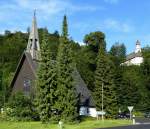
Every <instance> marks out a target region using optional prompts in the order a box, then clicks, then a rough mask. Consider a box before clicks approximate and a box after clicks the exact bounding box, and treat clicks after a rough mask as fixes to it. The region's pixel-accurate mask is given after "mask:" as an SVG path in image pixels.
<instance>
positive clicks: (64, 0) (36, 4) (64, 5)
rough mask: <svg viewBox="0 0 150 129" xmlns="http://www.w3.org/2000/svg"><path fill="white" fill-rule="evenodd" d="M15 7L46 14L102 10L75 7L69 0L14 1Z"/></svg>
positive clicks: (87, 6)
mask: <svg viewBox="0 0 150 129" xmlns="http://www.w3.org/2000/svg"><path fill="white" fill-rule="evenodd" d="M15 2H16V5H18V6H19V7H20V8H24V9H29V10H33V9H37V10H39V11H42V12H44V13H47V14H51V15H52V14H58V13H61V12H63V11H64V12H66V11H68V12H74V11H96V10H99V9H104V8H103V7H100V6H92V5H76V4H73V3H71V1H69V0H15Z"/></svg>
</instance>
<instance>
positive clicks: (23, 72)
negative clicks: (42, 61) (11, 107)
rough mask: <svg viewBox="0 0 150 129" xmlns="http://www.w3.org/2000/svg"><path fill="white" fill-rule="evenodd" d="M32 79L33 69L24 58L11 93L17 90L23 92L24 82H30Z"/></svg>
mask: <svg viewBox="0 0 150 129" xmlns="http://www.w3.org/2000/svg"><path fill="white" fill-rule="evenodd" d="M27 80H31V82H29V81H28V82H27ZM34 80H35V76H34V74H33V71H32V69H31V67H30V65H29V62H28V60H27V59H26V58H25V60H24V62H23V64H22V67H21V69H20V72H19V73H18V76H17V78H16V81H15V83H14V87H13V93H15V92H18V91H21V92H24V86H25V83H32V82H33V81H34ZM29 85H30V84H29ZM31 85H32V84H31ZM31 89H32V88H31Z"/></svg>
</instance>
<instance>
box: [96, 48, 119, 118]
mask: <svg viewBox="0 0 150 129" xmlns="http://www.w3.org/2000/svg"><path fill="white" fill-rule="evenodd" d="M96 65H97V66H96V70H95V87H94V90H93V97H94V101H95V104H96V109H97V110H98V111H101V110H104V111H105V112H106V113H107V114H106V115H107V117H113V116H115V114H116V112H117V100H116V91H115V83H114V66H113V63H112V61H111V60H110V59H109V58H108V56H107V55H106V50H105V48H104V45H100V48H99V52H98V56H97V63H96ZM102 101H103V102H102Z"/></svg>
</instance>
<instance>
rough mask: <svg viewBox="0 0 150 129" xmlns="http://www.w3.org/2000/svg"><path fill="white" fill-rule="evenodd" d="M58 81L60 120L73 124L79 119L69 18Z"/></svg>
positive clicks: (64, 26)
mask: <svg viewBox="0 0 150 129" xmlns="http://www.w3.org/2000/svg"><path fill="white" fill-rule="evenodd" d="M57 70H58V74H57V79H58V89H57V95H58V100H57V101H58V102H57V104H56V107H57V109H58V112H59V115H60V119H61V120H63V121H65V122H73V121H75V120H76V119H77V116H78V113H77V97H76V93H75V91H76V90H75V84H74V80H73V76H72V73H73V71H74V63H73V57H72V50H71V47H70V43H69V39H68V26H67V17H66V16H64V20H63V28H62V36H61V37H60V46H59V49H58V56H57Z"/></svg>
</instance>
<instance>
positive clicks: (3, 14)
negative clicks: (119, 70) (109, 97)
mask: <svg viewBox="0 0 150 129" xmlns="http://www.w3.org/2000/svg"><path fill="white" fill-rule="evenodd" d="M34 9H37V21H38V27H47V28H48V29H49V32H54V31H55V30H58V31H61V25H62V18H63V15H64V14H67V16H68V24H69V34H70V37H72V38H73V39H74V40H75V41H78V42H80V43H82V42H83V37H84V35H85V34H88V33H90V32H92V31H102V32H104V33H105V35H106V42H107V48H108V49H109V48H110V47H111V46H112V44H114V43H115V42H121V43H124V44H125V45H126V47H127V53H129V52H132V51H134V49H135V42H136V40H137V39H138V40H140V41H141V45H142V47H144V46H146V45H150V0H0V33H3V32H4V30H6V29H7V30H11V31H19V30H21V31H26V30H27V27H29V26H30V25H31V19H32V15H33V10H34Z"/></svg>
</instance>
